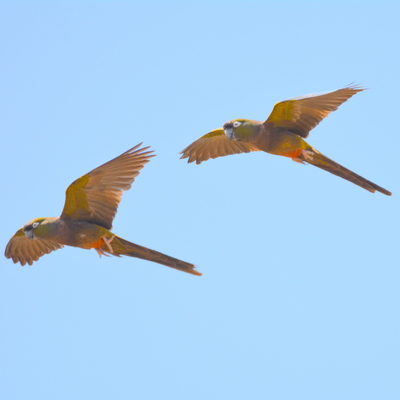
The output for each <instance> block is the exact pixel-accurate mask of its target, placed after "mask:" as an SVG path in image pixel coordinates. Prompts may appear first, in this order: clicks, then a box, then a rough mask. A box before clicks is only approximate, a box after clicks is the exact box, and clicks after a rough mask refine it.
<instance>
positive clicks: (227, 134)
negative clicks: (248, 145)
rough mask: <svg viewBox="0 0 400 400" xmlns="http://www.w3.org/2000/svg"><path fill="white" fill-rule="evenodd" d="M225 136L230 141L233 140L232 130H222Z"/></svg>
mask: <svg viewBox="0 0 400 400" xmlns="http://www.w3.org/2000/svg"><path fill="white" fill-rule="evenodd" d="M224 133H225V136H226V137H227V138H228V139H230V140H235V135H234V133H233V128H224Z"/></svg>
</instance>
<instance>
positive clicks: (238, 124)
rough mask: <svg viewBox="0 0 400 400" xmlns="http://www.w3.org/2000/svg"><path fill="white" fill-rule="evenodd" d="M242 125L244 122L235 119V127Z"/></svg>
mask: <svg viewBox="0 0 400 400" xmlns="http://www.w3.org/2000/svg"><path fill="white" fill-rule="evenodd" d="M240 125H242V123H241V122H239V121H235V122H234V123H233V127H234V128H237V127H238V126H240Z"/></svg>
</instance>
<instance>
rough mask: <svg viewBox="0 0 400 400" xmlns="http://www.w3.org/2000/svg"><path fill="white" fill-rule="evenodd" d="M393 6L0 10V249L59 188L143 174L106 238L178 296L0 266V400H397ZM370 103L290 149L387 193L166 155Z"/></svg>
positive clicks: (67, 253) (58, 198)
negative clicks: (248, 124)
mask: <svg viewBox="0 0 400 400" xmlns="http://www.w3.org/2000/svg"><path fill="white" fill-rule="evenodd" d="M399 20H400V2H396V1H393V2H385V1H383V2H382V1H379V2H362V1H359V2H351V1H350V2H344V1H343V2H332V3H329V2H323V1H321V2H301V1H293V2H290V1H286V2H285V1H282V2H281V1H272V2H268V1H263V2H261V1H260V2H251V1H243V2H239V1H238V2H228V1H225V2H195V1H187V2H183V1H180V2H179V1H174V2H151V1H148V2H147V1H146V2H144V1H143V2H111V1H110V2H89V1H88V2H76V1H74V2H65V1H64V2H44V1H42V2H1V3H0V37H1V41H0V87H1V95H0V108H1V118H0V131H1V135H2V138H3V140H2V149H3V152H2V157H1V161H0V162H1V171H2V184H3V196H2V210H3V213H2V226H3V229H2V231H1V243H2V246H3V249H4V248H5V246H6V244H7V242H8V240H9V238H10V237H11V236H12V235H13V234H14V233H15V231H16V230H17V229H19V228H20V227H21V226H22V225H23V224H24V223H25V222H27V221H29V220H30V219H32V218H37V217H45V216H57V215H59V214H60V212H61V209H62V207H63V204H64V196H65V189H66V188H67V186H68V185H69V184H70V183H71V182H72V181H73V180H75V179H76V178H78V177H79V176H81V175H83V174H85V173H86V172H88V171H90V170H91V169H92V168H94V167H97V166H98V165H100V164H102V163H104V162H106V161H108V160H110V159H111V158H114V157H115V156H117V155H119V154H120V153H122V152H124V151H125V150H127V149H129V148H130V147H132V146H134V145H136V144H137V143H140V142H144V144H145V145H150V146H151V147H152V149H154V150H155V151H156V153H157V157H154V158H153V159H152V160H151V162H150V163H149V164H147V165H146V166H145V168H144V169H143V170H142V172H141V174H140V176H139V177H138V178H137V179H136V181H135V183H134V184H133V186H132V189H131V190H130V191H129V192H127V193H125V194H124V196H123V200H122V203H121V205H120V207H119V212H118V214H117V217H116V219H115V221H114V229H113V230H114V232H115V233H117V234H118V235H120V236H122V237H124V238H126V239H128V240H131V241H133V242H135V243H138V244H141V245H144V246H147V247H150V248H153V249H155V250H158V251H162V252H164V253H166V254H169V255H171V256H174V257H177V258H180V259H182V260H185V261H190V262H193V263H195V264H196V265H197V267H198V269H199V270H200V271H201V272H202V273H203V274H204V275H203V276H202V277H195V276H191V275H188V274H184V273H182V272H179V271H175V270H172V269H170V268H167V267H164V266H160V265H158V264H154V263H150V262H146V261H142V260H138V259H134V258H128V257H126V258H116V257H115V258H102V259H100V258H99V257H98V256H97V254H96V252H95V251H94V250H91V251H87V250H81V249H76V248H64V249H62V250H59V251H56V252H53V253H52V254H50V255H46V256H44V257H43V258H41V259H40V260H39V262H37V263H34V265H33V266H25V267H21V266H20V265H14V264H13V263H12V262H11V260H7V259H5V258H4V257H3V258H2V259H1V261H0V264H1V269H0V273H1V277H0V282H1V283H0V284H1V288H0V307H1V315H0V318H1V329H0V366H1V371H0V397H1V398H3V399H7V400H14V399H16V400H20V399H23V400H25V399H41V400H53V399H58V400H64V399H68V400H70V399H74V400H81V399H82V400H83V399H85V400H86V399H122V400H125V399H141V400H142V399H144V400H158V399H174V400H181V399H185V400H186V399H190V400H203V399H208V400H214V399H218V400H220V399H229V400H236V399H274V400H275V399H284V400H286V399H306V400H314V399H315V400H320V399H324V400H337V399H341V400H356V399H362V400H369V399H374V400H375V399H385V400H389V399H396V400H397V399H399V398H400V383H399V376H400V341H399V338H400V322H399V321H400V294H399V293H400V291H399V286H400V273H399V267H400V263H399V246H400V242H399V239H400V234H399V226H400V216H399V208H400V203H399V194H400V184H399V172H400V167H399V157H398V152H399V148H400V133H399V127H398V123H397V122H396V121H397V119H398V116H399V91H400V77H399V65H400V57H399V48H400V40H399V38H400V24H399ZM351 82H356V83H359V84H362V85H364V86H366V87H368V88H369V90H366V91H364V92H362V93H359V94H357V95H356V96H354V97H353V98H352V99H350V100H349V101H348V102H346V103H345V104H343V105H342V106H341V107H340V108H339V110H338V111H336V112H334V113H333V114H331V115H330V116H329V117H328V118H327V119H326V120H324V121H323V122H322V123H321V124H320V125H319V126H318V127H317V128H316V129H315V130H313V131H312V132H311V134H310V136H309V142H310V143H311V144H312V145H313V146H314V147H316V148H317V149H319V150H320V151H321V152H323V153H324V154H326V155H327V156H328V157H330V158H332V159H334V160H335V161H337V162H339V163H341V164H343V165H344V166H346V167H348V168H350V169H352V170H354V171H355V172H357V173H359V174H360V175H362V176H364V177H366V178H368V179H370V180H372V181H373V182H376V183H377V184H379V185H381V186H383V187H384V188H387V189H388V190H391V191H392V192H393V196H392V197H387V196H384V195H382V194H380V193H375V194H371V193H369V192H367V191H365V190H363V189H361V188H359V187H357V186H355V185H353V184H351V183H349V182H347V181H345V180H342V179H340V178H338V177H335V176H333V175H331V174H329V173H327V172H324V171H322V170H318V169H317V168H314V167H312V166H302V165H299V164H297V163H294V162H292V161H291V160H289V159H286V158H283V157H276V156H271V155H269V154H266V153H252V154H242V155H235V156H230V157H223V158H220V159H217V160H210V161H207V162H204V163H203V164H201V165H199V166H198V165H195V164H187V163H186V161H184V160H180V159H179V155H178V153H179V152H180V151H181V150H182V149H183V148H184V147H185V146H187V145H188V144H189V143H191V142H192V141H193V140H195V139H197V138H198V137H200V136H202V135H203V134H205V133H207V132H209V131H210V130H212V129H215V128H219V127H221V126H222V125H223V123H224V122H226V121H228V120H230V119H233V118H249V119H257V120H264V119H265V118H267V116H268V114H269V112H270V111H271V109H272V107H273V105H274V103H275V102H277V101H279V100H284V99H287V98H290V97H295V96H300V95H305V94H309V93H315V92H323V91H329V90H334V89H338V88H341V87H343V86H345V85H347V84H349V83H351Z"/></svg>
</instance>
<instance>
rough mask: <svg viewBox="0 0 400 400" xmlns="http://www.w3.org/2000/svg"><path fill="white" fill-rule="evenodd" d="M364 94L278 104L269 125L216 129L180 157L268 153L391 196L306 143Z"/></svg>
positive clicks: (350, 90) (239, 122)
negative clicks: (345, 105)
mask: <svg viewBox="0 0 400 400" xmlns="http://www.w3.org/2000/svg"><path fill="white" fill-rule="evenodd" d="M363 90H364V89H363V88H361V87H359V86H357V85H350V86H347V87H345V88H343V89H339V90H335V91H333V92H325V93H317V94H310V95H306V96H301V97H295V98H292V99H289V100H284V101H281V102H279V103H276V104H275V106H274V108H273V110H272V112H271V114H270V116H269V117H268V119H267V120H266V121H264V122H260V121H254V120H248V119H234V120H232V121H229V122H227V123H225V124H224V126H223V128H219V129H215V130H213V131H211V132H209V133H207V134H206V135H204V136H202V137H201V138H199V139H198V140H196V141H194V142H193V143H192V144H190V145H189V146H187V147H186V148H185V149H184V150H183V151H182V152H181V153H180V154H182V157H181V158H188V162H189V163H191V162H193V161H196V163H197V164H200V163H201V162H202V161H206V160H208V159H210V158H217V157H222V156H227V155H230V154H238V153H249V152H250V151H265V152H267V153H270V154H275V155H278V156H285V157H289V158H291V159H292V160H293V161H296V162H299V163H302V164H304V163H308V164H311V165H314V166H315V167H318V168H321V169H324V170H325V171H328V172H330V173H331V174H334V175H337V176H340V177H341V178H343V179H347V180H348V181H350V182H353V183H354V184H356V185H358V186H361V187H362V188H363V189H366V190H369V191H370V192H375V191H376V190H377V191H378V192H381V193H383V194H386V195H387V196H390V195H391V193H390V192H389V191H388V190H386V189H383V188H382V187H380V186H378V185H376V184H375V183H372V182H371V181H369V180H367V179H365V178H363V177H361V176H360V175H357V174H356V173H354V172H352V171H350V170H348V169H347V168H345V167H343V166H341V165H339V164H338V163H336V162H335V161H333V160H331V159H330V158H328V157H326V156H324V155H323V154H322V153H320V152H319V151H318V150H317V149H315V148H314V147H312V146H310V145H309V144H308V143H307V142H306V141H305V140H303V138H306V137H308V134H309V132H310V131H311V129H313V128H315V127H316V126H317V125H318V124H319V123H320V122H321V121H322V120H323V119H324V118H325V117H327V116H328V115H329V114H330V113H331V112H332V111H335V110H337V109H338V107H339V106H340V105H341V104H342V103H344V102H345V101H347V100H348V99H349V98H350V97H352V96H354V95H355V94H356V93H358V92H361V91H363Z"/></svg>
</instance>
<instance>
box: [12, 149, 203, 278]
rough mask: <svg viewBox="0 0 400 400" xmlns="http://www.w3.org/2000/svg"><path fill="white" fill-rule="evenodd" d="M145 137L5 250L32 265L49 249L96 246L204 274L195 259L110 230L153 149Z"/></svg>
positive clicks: (79, 183) (74, 187)
mask: <svg viewBox="0 0 400 400" xmlns="http://www.w3.org/2000/svg"><path fill="white" fill-rule="evenodd" d="M140 146H141V143H140V144H138V145H137V146H135V147H133V148H131V149H130V150H128V151H126V152H125V153H123V154H121V155H120V156H118V157H116V158H114V159H113V160H111V161H108V162H107V163H105V164H103V165H100V167H97V168H95V169H94V170H92V171H90V172H88V173H87V174H86V175H83V176H81V177H80V178H79V179H77V180H76V181H74V182H73V183H71V185H69V187H68V188H67V191H66V199H65V205H64V209H63V210H62V213H61V215H60V216H59V217H49V218H36V219H33V220H32V221H29V222H28V223H26V224H25V225H24V226H23V227H22V228H21V229H19V230H18V231H17V232H16V233H15V235H14V236H13V237H12V238H11V239H10V241H9V242H8V244H7V247H6V250H5V256H6V257H7V258H12V260H13V261H14V263H17V262H19V263H21V265H25V264H26V263H28V264H29V265H32V263H33V262H34V261H37V260H38V259H39V258H40V257H42V256H43V255H44V254H49V253H50V252H52V251H54V250H57V249H61V248H62V247H64V245H67V246H73V247H80V248H82V249H95V250H96V251H97V253H98V254H99V255H100V257H101V256H102V255H106V256H108V255H113V256H117V257H120V256H123V255H124V256H129V257H137V258H141V259H143V260H148V261H153V262H156V263H159V264H163V265H166V266H168V267H171V268H175V269H178V270H180V271H183V272H188V273H189V274H193V275H201V273H200V272H198V271H196V270H195V269H194V265H193V264H189V263H187V262H184V261H181V260H178V259H176V258H173V257H170V256H167V255H165V254H162V253H159V252H157V251H154V250H151V249H148V248H146V247H143V246H139V245H137V244H134V243H131V242H128V241H127V240H125V239H122V238H121V237H119V236H117V235H115V234H114V233H112V232H111V231H110V230H111V228H112V221H113V220H114V217H115V214H116V212H117V208H118V205H119V203H120V201H121V198H122V194H123V192H124V191H126V190H128V189H130V187H131V185H132V183H133V181H134V180H135V178H136V177H137V176H138V175H139V172H140V170H141V169H142V168H143V166H144V165H145V164H146V163H148V162H149V161H150V158H151V157H153V156H154V155H153V154H151V153H152V152H153V151H146V150H147V149H148V148H149V147H143V148H139V147H140Z"/></svg>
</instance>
